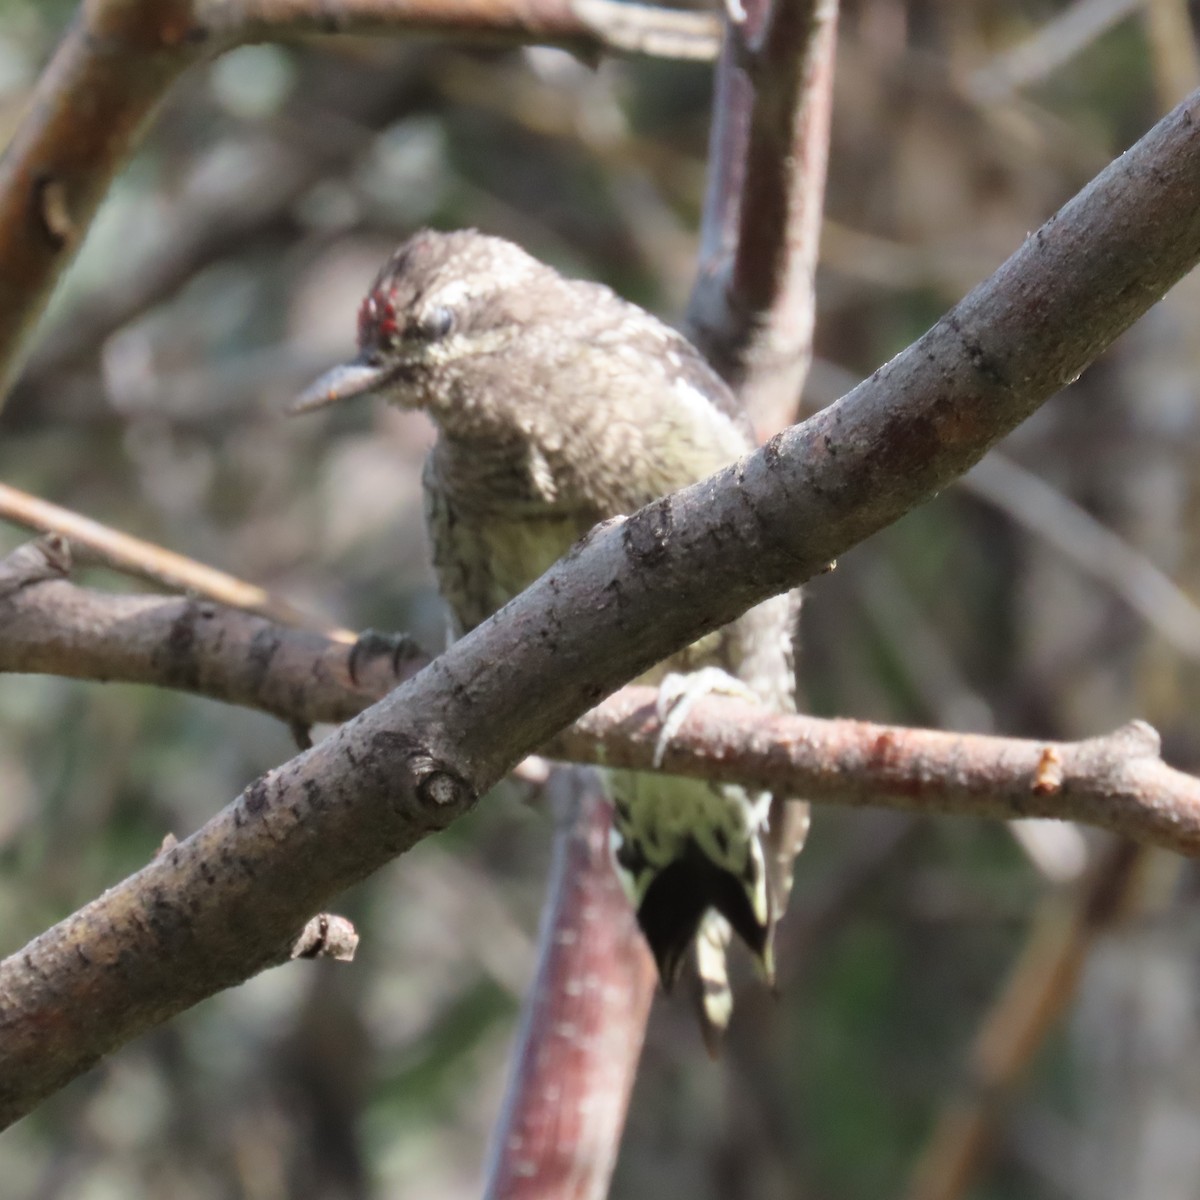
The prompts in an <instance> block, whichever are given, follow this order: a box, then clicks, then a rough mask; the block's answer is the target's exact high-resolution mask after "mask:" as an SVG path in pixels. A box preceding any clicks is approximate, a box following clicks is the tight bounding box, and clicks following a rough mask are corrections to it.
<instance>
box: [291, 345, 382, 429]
mask: <svg viewBox="0 0 1200 1200" xmlns="http://www.w3.org/2000/svg"><path fill="white" fill-rule="evenodd" d="M386 378H387V373H386V372H385V371H384V370H383V368H382V367H380V366H378V365H377V364H373V363H369V362H367V361H366V360H365V359H364V358H362V357H361V356H360V357H358V358H356V359H354V361H353V362H348V363H342V365H341V366H339V367H334V368H333V369H332V370H330V371H326V372H325V374H324V375H322V376H321V377H320V379H318V380H316V382H314V383H311V384H309V386H308V387H306V388H305V389H304V391H302V392H301V393H300V395H299V396H297V397H296V398H295V399H294V400H293V401H292V402H291V403H290V404H289V405H288V406H287V409H286V410H285V411H286V412H287V414H288V416H289V417H294V416H296V415H298V414H299V413H307V412H312V411H313V410H314V409H317V408H325V407H326V405H329V404H337V403H339V401H342V400H352V399H353V398H354V397H355V396H365V395H368V394H369V393H370V392H373V391H375V390H377V389H378V388H379V386H380V385H381V384H382V383H383V382H384V380H385V379H386Z"/></svg>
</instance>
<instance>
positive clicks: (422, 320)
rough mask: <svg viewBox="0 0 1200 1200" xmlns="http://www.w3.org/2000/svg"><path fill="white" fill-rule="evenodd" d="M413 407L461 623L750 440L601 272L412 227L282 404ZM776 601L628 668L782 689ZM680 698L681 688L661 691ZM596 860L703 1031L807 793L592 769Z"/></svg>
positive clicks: (774, 698) (758, 914)
mask: <svg viewBox="0 0 1200 1200" xmlns="http://www.w3.org/2000/svg"><path fill="white" fill-rule="evenodd" d="M364 395H370V396H378V397H380V398H382V399H384V400H386V401H389V402H391V403H393V404H396V405H399V406H400V407H402V408H407V409H423V410H424V411H425V412H427V413H428V414H429V416H430V417H431V418H432V419H433V421H434V423H435V424H436V426H437V432H438V437H437V440H436V443H435V445H434V447H433V450H432V451H431V453H430V455H429V458H428V459H427V461H426V464H425V471H424V492H425V516H426V523H427V527H428V531H429V536H430V541H431V543H432V548H433V561H434V567H435V570H436V574H437V578H438V583H439V587H440V590H441V592H442V595H443V597H444V598H445V601H446V603H447V605H448V608H449V611H450V624H451V632H452V635H454V636H461V635H463V634H464V633H466V632H468V631H469V630H471V629H472V628H474V627H475V626H476V625H478V624H479V623H480V622H482V621H483V620H484V619H486V618H487V617H488V616H489V615H490V614H491V613H493V612H494V611H495V610H496V609H498V608H499V607H501V606H502V605H503V604H505V603H506V602H507V601H508V600H510V599H511V598H512V597H513V596H515V595H516V594H517V593H518V592H520V591H522V590H523V589H524V588H525V587H527V586H528V585H529V584H530V583H532V582H533V581H534V580H535V579H536V578H537V577H538V576H539V575H541V574H542V573H543V572H544V571H545V570H546V569H547V568H548V567H549V566H550V565H551V564H552V563H553V562H555V560H557V559H558V558H560V557H561V556H562V555H563V554H565V553H566V552H567V551H568V550H569V549H570V547H571V546H572V545H573V544H574V543H575V542H576V541H577V540H578V539H579V538H581V537H582V536H583V535H584V534H586V533H587V532H588V531H589V530H590V529H591V528H592V527H593V526H594V525H595V524H596V523H597V522H599V521H603V520H605V519H608V518H611V517H614V516H619V515H625V514H630V513H632V512H634V511H635V510H637V509H639V508H641V507H642V506H643V505H645V504H648V503H649V502H650V501H652V500H655V499H657V498H659V497H661V496H663V495H666V494H667V493H668V492H672V491H675V490H676V489H678V488H681V487H684V486H686V485H687V484H690V483H693V482H695V481H696V480H699V479H703V478H704V477H706V476H708V475H710V474H712V473H713V472H714V471H716V470H718V469H720V468H721V467H723V466H725V465H727V464H728V463H730V462H732V461H734V460H735V459H736V458H738V457H739V456H741V455H742V454H745V453H746V452H747V451H749V450H750V449H752V448H753V435H752V431H751V428H750V424H749V421H748V419H747V417H746V415H745V413H744V411H743V410H742V408H741V406H740V404H739V402H738V401H737V399H736V398H735V396H734V395H733V393H732V392H731V391H730V389H729V387H728V386H727V385H726V384H725V382H724V381H723V380H722V379H721V378H720V377H719V376H718V375H717V374H716V372H715V371H714V370H713V369H712V368H711V367H710V366H709V365H708V364H707V362H706V361H705V360H704V358H703V357H702V356H701V355H700V353H699V352H698V351H697V350H696V349H695V348H694V347H693V346H692V345H691V344H690V343H689V342H688V341H687V340H686V339H685V338H684V337H683V336H682V335H681V334H679V333H677V332H676V331H675V330H673V329H671V328H670V327H669V326H667V325H665V324H663V323H662V322H661V321H659V320H658V319H656V318H655V317H653V316H651V315H650V314H649V313H647V312H645V311H643V310H642V309H640V308H638V307H637V306H636V305H634V304H631V303H629V302H627V301H625V300H623V299H621V298H620V297H619V296H617V295H616V294H615V293H614V292H612V291H611V290H610V289H608V288H607V287H604V286H603V285H601V284H597V283H591V282H585V281H580V280H572V279H567V278H564V277H563V276H562V275H560V274H559V273H558V272H557V271H555V270H553V269H552V268H550V267H548V266H546V265H545V264H543V263H541V262H539V261H538V260H537V259H535V258H533V257H531V256H530V255H528V254H527V253H525V251H523V250H522V249H520V248H519V247H518V246H515V245H513V244H512V243H511V242H508V241H505V240H503V239H501V238H496V237H489V236H486V235H484V234H481V233H478V232H476V231H475V230H464V231H459V232H455V233H436V232H433V231H429V230H426V231H422V232H420V233H417V234H415V235H414V236H413V237H411V238H410V239H409V240H408V241H406V242H405V243H404V244H403V245H401V246H400V248H399V249H398V250H396V252H395V253H394V254H393V255H392V256H391V258H389V259H388V260H387V262H386V263H385V264H384V266H383V268H382V269H381V270H380V272H379V274H378V276H377V277H376V279H375V282H374V283H373V284H372V286H371V289H370V291H369V292H368V293H367V296H366V298H365V300H364V301H363V303H362V307H361V308H360V310H359V314H358V355H357V357H356V358H354V359H353V361H351V362H348V363H346V364H345V365H342V366H339V367H335V368H334V369H333V370H332V371H330V372H328V373H327V374H325V375H324V376H322V377H321V378H320V379H318V380H317V381H316V382H315V383H314V384H313V385H312V386H311V387H310V388H308V389H307V390H306V391H305V392H304V393H303V394H302V395H301V396H300V397H299V398H298V399H297V400H296V401H294V402H293V404H292V406H291V411H293V412H307V411H310V410H312V409H316V408H320V407H323V406H324V405H327V404H334V403H338V402H340V401H343V400H347V399H350V398H351V397H355V396H364ZM794 623H795V607H794V602H793V599H792V598H789V597H786V596H778V597H775V598H773V599H771V600H768V601H766V602H765V603H763V604H760V605H759V606H758V607H756V608H754V609H752V610H750V611H749V612H748V613H746V614H745V615H744V616H742V617H740V618H739V619H738V620H736V621H734V622H732V623H731V624H730V625H728V626H726V627H725V628H723V629H721V630H720V631H719V632H718V633H716V634H713V635H710V636H709V637H707V638H705V639H703V640H702V641H700V642H697V643H696V644H695V645H693V646H690V647H688V648H687V649H686V650H684V651H682V652H681V653H679V654H677V655H675V656H674V657H673V658H671V659H670V660H669V661H668V662H667V663H666V664H664V665H663V666H661V667H659V668H657V669H656V670H655V671H653V672H651V673H650V674H648V675H647V676H643V679H642V682H652V683H658V684H659V685H660V688H661V691H660V696H663V697H666V707H667V709H668V710H669V709H671V708H672V707H673V706H674V705H676V704H682V705H683V709H675V711H676V712H679V711H683V710H685V709H686V704H687V702H688V700H687V697H688V696H689V695H690V694H694V693H695V692H697V691H704V690H712V689H714V688H715V689H718V690H732V691H737V692H739V693H741V694H747V693H749V694H751V695H753V696H754V697H755V698H756V699H757V700H759V701H761V702H762V703H763V704H765V705H768V706H770V707H771V708H773V709H776V710H791V709H792V708H793V705H794V676H793V667H792V630H793V627H794ZM680 697H683V699H682V700H681V699H680ZM606 775H607V786H608V789H609V792H610V795H611V798H612V801H613V808H614V818H613V839H612V840H613V859H614V865H615V866H616V868H617V871H618V874H619V875H620V877H621V879H622V882H623V884H624V886H625V889H626V891H627V893H628V894H629V896H630V899H631V902H632V903H633V905H634V907H635V909H636V912H637V917H638V922H639V925H640V927H641V929H642V932H643V933H644V935H645V937H646V940H647V942H648V943H649V945H650V949H651V950H652V952H653V954H654V958H655V961H656V963H657V965H658V970H659V975H660V979H661V981H662V984H663V986H664V988H665V989H666V990H670V988H671V987H672V985H674V984H675V983H676V982H677V981H678V979H679V977H680V975H681V973H682V971H683V969H684V966H685V964H686V963H687V961H688V960H689V959H690V960H691V962H692V964H693V967H694V971H693V972H692V978H693V980H694V985H695V989H696V996H697V1000H698V1006H699V1015H700V1019H701V1027H702V1030H703V1031H704V1033H705V1038H706V1041H707V1042H708V1044H709V1046H710V1048H712V1047H713V1046H714V1044H715V1042H716V1040H717V1038H719V1035H720V1032H721V1031H722V1030H723V1029H724V1027H725V1025H726V1023H727V1022H728V1020H729V1015H730V1010H731V1003H732V1001H731V995H730V990H729V984H728V979H727V974H726V958H725V955H726V949H727V947H728V945H729V942H730V940H731V932H732V933H736V934H737V935H738V937H739V938H740V939H741V941H742V942H743V943H744V944H745V945H746V947H747V948H748V949H749V950H750V952H751V955H752V957H753V958H754V959H755V960H756V961H757V963H758V965H759V967H760V970H761V972H762V973H763V974H764V975H765V976H766V977H767V978H768V980H772V979H773V969H774V968H773V954H772V939H773V934H774V929H775V924H776V922H777V921H778V919H779V916H780V914H781V912H782V911H783V908H784V906H785V904H786V902H787V896H788V892H789V890H790V887H791V874H792V862H793V859H794V858H795V855H796V854H797V853H798V851H799V849H800V847H801V846H802V844H803V840H804V835H805V833H806V831H807V827H808V813H807V806H806V805H804V804H801V803H799V802H797V801H795V800H788V799H786V798H778V797H773V796H771V795H770V794H769V793H765V792H755V791H753V790H749V789H746V788H742V787H738V786H735V785H731V784H719V783H708V782H704V781H700V780H694V779H681V778H673V777H669V776H665V775H661V774H658V773H651V772H634V771H610V772H607V773H606Z"/></svg>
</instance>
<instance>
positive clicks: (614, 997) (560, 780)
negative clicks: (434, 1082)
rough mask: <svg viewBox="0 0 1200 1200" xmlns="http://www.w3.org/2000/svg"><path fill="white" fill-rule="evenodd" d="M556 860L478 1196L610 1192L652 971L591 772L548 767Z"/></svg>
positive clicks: (588, 1199)
mask: <svg viewBox="0 0 1200 1200" xmlns="http://www.w3.org/2000/svg"><path fill="white" fill-rule="evenodd" d="M550 787H551V789H552V791H553V792H555V793H558V794H557V795H555V796H554V799H555V807H556V809H557V810H558V821H557V831H556V834H555V854H554V865H553V868H552V870H551V874H550V885H549V895H548V896H547V900H546V907H545V912H544V916H543V920H542V931H541V937H540V942H539V946H538V968H537V974H536V976H535V979H534V984H533V986H532V988H531V989H530V991H529V993H528V995H527V996H526V1001H525V1008H524V1012H523V1014H522V1021H521V1031H520V1035H519V1036H518V1038H517V1044H516V1047H515V1050H514V1055H513V1068H512V1077H511V1079H510V1080H509V1085H508V1095H507V1096H506V1098H505V1103H504V1110H503V1112H502V1114H501V1117H500V1120H499V1122H498V1124H497V1127H496V1130H495V1133H494V1135H493V1138H494V1141H493V1145H492V1151H491V1155H490V1161H489V1163H488V1170H487V1182H486V1185H485V1189H484V1196H485V1200H550V1198H551V1197H553V1200H599V1198H600V1197H603V1196H605V1195H606V1194H607V1192H608V1183H609V1178H610V1176H611V1174H612V1168H613V1164H614V1163H615V1161H616V1156H617V1147H618V1145H619V1143H620V1137H621V1130H622V1128H623V1127H624V1124H625V1110H626V1107H627V1106H628V1103H629V1093H630V1091H631V1090H632V1088H633V1081H634V1077H635V1075H636V1073H637V1063H638V1058H639V1055H640V1053H641V1047H642V1038H643V1036H644V1034H645V1028H646V1017H647V1015H648V1014H649V1011H650V1001H651V999H652V997H653V995H654V987H655V983H656V975H655V971H654V963H653V962H652V960H651V958H650V952H649V950H647V948H646V945H645V943H644V942H643V941H642V937H641V935H640V933H639V932H638V928H637V922H636V919H635V917H634V914H633V910H632V909H631V908H630V906H629V901H628V900H627V899H626V897H625V894H624V893H623V892H622V890H621V887H620V884H619V883H618V882H617V878H616V875H615V874H614V873H613V869H612V864H611V862H610V860H609V853H608V832H609V825H610V821H611V815H612V814H611V810H610V808H609V804H608V801H607V800H606V799H605V798H604V796H603V794H602V792H601V789H600V783H599V779H598V777H597V775H596V774H595V772H594V771H582V770H578V769H576V770H569V769H568V768H565V767H561V768H556V769H555V771H554V772H553V775H552V777H551V784H550Z"/></svg>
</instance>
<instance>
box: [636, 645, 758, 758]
mask: <svg viewBox="0 0 1200 1200" xmlns="http://www.w3.org/2000/svg"><path fill="white" fill-rule="evenodd" d="M712 695H719V696H733V697H735V698H737V699H738V700H748V701H750V703H752V704H761V703H762V698H761V697H760V696H758V695H757V694H756V693H755V692H754V690H753V689H752V688H750V687H749V686H748V685H747V684H745V683H743V682H742V681H741V680H740V679H738V678H737V677H736V676H734V675H730V674H729V672H728V671H723V670H722V669H721V668H720V667H702V668H701V669H700V670H699V671H689V672H687V673H686V674H684V673H680V672H675V671H672V672H671V674H670V675H667V676H666V677H665V678H664V679H663V681H662V683H660V684H659V685H658V699H657V700H656V701H655V704H654V708H655V712H656V713H657V714H658V719H659V720H660V721H661V722H662V729H661V730H659V734H658V740H657V741H656V742H655V744H654V758H653V760H652V762H653V765H654V767H655V769H657V768H659V767H661V766H662V764H663V759H665V758H666V756H667V750H668V748H669V747H670V745H671V740H672V738H674V736H675V735H676V734H677V733H678V732H679V730H680V729H681V728H682V727H683V723H684V721H686V720H687V718H688V713H689V712H691V710H692V707H693V705H694V704H695V703H696V701H697V700H703V699H704V697H705V696H712Z"/></svg>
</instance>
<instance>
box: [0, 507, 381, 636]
mask: <svg viewBox="0 0 1200 1200" xmlns="http://www.w3.org/2000/svg"><path fill="white" fill-rule="evenodd" d="M0 520H5V521H11V522H12V523H13V524H14V525H20V526H23V527H24V528H25V529H33V530H36V531H37V532H39V533H48V534H57V535H58V536H60V537H64V538H66V539H67V540H68V541H69V542H71V544H72V545H73V546H75V547H78V548H79V549H82V550H84V551H86V552H87V553H88V554H89V555H92V556H94V557H95V558H97V559H98V560H99V561H100V562H102V563H104V564H105V565H106V566H110V567H113V568H115V569H116V570H118V571H123V572H124V573H125V574H127V575H133V576H135V577H136V578H138V579H145V580H148V581H149V582H150V583H155V584H158V585H159V586H161V587H168V588H172V589H174V590H175V591H180V592H187V593H190V594H192V595H194V596H203V597H205V598H206V599H209V600H215V601H216V602H217V603H219V604H227V605H229V607H230V608H239V609H241V610H242V611H243V612H248V613H256V614H257V615H259V616H262V617H267V618H268V619H269V620H272V621H276V622H278V623H279V624H281V625H289V626H294V627H295V628H297V629H308V630H312V631H314V632H318V633H323V634H325V635H326V636H328V637H330V638H332V639H333V640H334V641H338V642H354V641H355V640H356V639H357V637H358V635H357V634H356V633H354V631H353V630H350V629H342V628H341V627H339V626H337V625H332V624H330V623H329V622H328V621H322V620H321V619H320V618H318V617H314V616H313V615H312V614H311V613H307V612H305V611H304V610H303V609H300V608H297V607H296V606H295V605H293V604H289V603H288V602H287V601H286V600H283V599H281V598H280V597H278V596H273V595H271V593H270V592H268V591H267V590H266V589H265V588H261V587H259V586H258V585H257V584H253V583H247V582H246V581H245V580H242V579H238V578H237V577H236V576H234V575H228V574H226V573H225V572H224V571H218V570H217V569H216V568H215V567H209V566H206V565H205V564H204V563H202V562H197V561H196V560H195V559H192V558H188V557H186V556H185V555H183V554H177V553H176V552H175V551H174V550H168V549H166V548H165V547H163V546H157V545H155V544H154V543H153V542H147V541H144V540H143V539H142V538H136V537H133V536H132V535H131V534H128V533H121V532H120V531H119V530H116V529H112V528H111V527H110V526H108V525H102V524H101V523H100V522H99V521H93V520H92V519H91V517H85V516H83V515H82V514H81V513H77V512H72V511H71V510H70V509H69V508H61V507H59V505H57V504H51V503H50V502H49V501H47V500H42V499H39V498H38V497H37V496H31V495H30V494H29V493H28V492H23V491H21V490H20V489H19V488H15V487H10V486H9V485H8V484H5V483H0Z"/></svg>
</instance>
